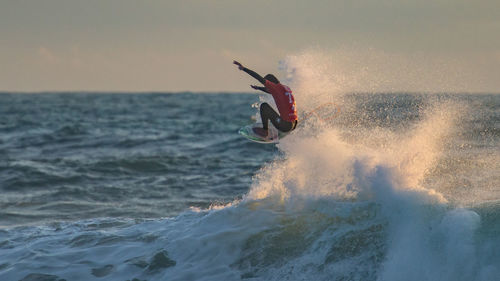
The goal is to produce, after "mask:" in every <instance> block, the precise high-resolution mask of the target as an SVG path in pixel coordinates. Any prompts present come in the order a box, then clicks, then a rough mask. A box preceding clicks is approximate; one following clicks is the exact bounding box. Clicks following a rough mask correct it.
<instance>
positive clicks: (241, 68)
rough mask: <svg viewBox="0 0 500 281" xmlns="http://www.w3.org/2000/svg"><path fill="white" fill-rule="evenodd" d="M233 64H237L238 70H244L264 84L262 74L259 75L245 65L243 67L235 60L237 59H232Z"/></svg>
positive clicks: (264, 80)
mask: <svg viewBox="0 0 500 281" xmlns="http://www.w3.org/2000/svg"><path fill="white" fill-rule="evenodd" d="M233 63H234V64H236V65H237V66H238V69H239V70H243V71H245V72H246V73H248V74H249V75H250V76H252V77H253V78H255V79H257V80H258V81H259V82H260V83H262V85H265V84H266V79H264V78H263V77H262V76H260V75H259V74H258V73H257V72H255V71H253V70H251V69H248V68H246V67H244V66H243V65H242V64H241V63H239V62H237V61H233Z"/></svg>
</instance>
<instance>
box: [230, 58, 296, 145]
mask: <svg viewBox="0 0 500 281" xmlns="http://www.w3.org/2000/svg"><path fill="white" fill-rule="evenodd" d="M233 63H234V64H236V65H237V66H238V69H239V70H243V71H245V72H246V73H248V74H249V75H250V76H252V77H253V78H255V79H257V80H258V81H259V82H260V83H262V85H264V87H260V86H256V85H251V87H252V88H253V89H255V90H260V91H263V92H265V93H268V94H270V95H272V96H273V99H274V102H275V103H276V106H277V107H278V111H279V114H278V113H277V112H276V111H275V110H274V109H273V108H272V107H271V106H270V105H269V104H268V103H262V104H261V105H260V118H261V119H262V128H257V127H256V128H253V130H254V132H255V133H256V134H258V135H261V136H263V137H267V134H268V129H269V127H268V126H269V125H268V123H269V121H271V123H272V124H273V125H274V127H276V129H278V130H280V131H282V132H290V131H292V130H294V129H295V127H297V120H298V117H297V109H296V107H295V98H294V97H293V95H292V90H291V89H290V88H289V87H288V86H286V85H283V84H281V83H280V81H279V80H278V78H276V77H275V76H274V75H272V74H267V75H266V76H264V77H262V76H260V75H259V74H258V73H256V72H255V71H253V70H250V69H248V68H246V67H244V66H243V65H242V64H241V63H239V62H237V61H233Z"/></svg>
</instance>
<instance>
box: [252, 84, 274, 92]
mask: <svg viewBox="0 0 500 281" xmlns="http://www.w3.org/2000/svg"><path fill="white" fill-rule="evenodd" d="M250 87H252V89H255V90H261V91H262V92H264V93H268V94H269V92H268V91H267V90H266V87H259V86H255V85H250Z"/></svg>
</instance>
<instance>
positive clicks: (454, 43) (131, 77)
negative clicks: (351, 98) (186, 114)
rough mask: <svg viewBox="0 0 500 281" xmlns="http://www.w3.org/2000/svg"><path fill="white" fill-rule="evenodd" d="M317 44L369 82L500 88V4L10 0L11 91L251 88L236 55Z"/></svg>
mask: <svg viewBox="0 0 500 281" xmlns="http://www.w3.org/2000/svg"><path fill="white" fill-rule="evenodd" d="M316 53H320V55H318V58H327V59H328V60H329V64H331V65H334V66H335V67H334V69H326V70H325V74H324V75H327V76H347V77H349V75H354V76H355V75H356V73H359V72H360V71H358V70H363V71H364V73H363V76H362V77H361V76H360V77H361V78H360V77H358V84H359V85H360V89H359V90H366V89H371V90H373V91H387V90H391V91H440V92H442V91H457V92H495V93H499V92H500V1H498V0H365V1H360V0H310V1H305V0H278V1H272V0H252V1H246V0H198V1H196V0H179V1H175V0H165V1H150V0H79V1H77V0H31V1H29V0H0V91H65V90H70V91H80V90H83V91H127V92H134V91H161V92H169V91H225V92H231V91H251V89H250V88H249V86H248V85H249V84H250V83H251V82H252V80H251V79H249V78H248V77H245V76H244V74H243V73H241V72H239V71H237V70H236V68H235V66H234V65H232V64H231V63H232V60H233V59H237V60H239V61H240V62H242V63H243V64H245V65H246V66H248V67H249V68H252V69H254V70H256V71H257V72H259V73H261V74H266V73H270V72H272V73H276V74H277V76H278V77H279V76H280V72H279V70H278V65H279V62H280V61H282V60H286V59H287V58H289V57H290V56H292V57H293V56H301V55H304V54H307V55H308V56H315V55H316ZM301 67H308V68H313V67H314V65H307V64H305V65H301ZM370 70H373V72H370ZM371 73H372V74H373V75H371ZM364 81H366V84H370V85H371V86H370V87H367V86H363V82H364ZM443 81H444V82H443ZM374 85H375V86H374ZM351 90H356V89H351Z"/></svg>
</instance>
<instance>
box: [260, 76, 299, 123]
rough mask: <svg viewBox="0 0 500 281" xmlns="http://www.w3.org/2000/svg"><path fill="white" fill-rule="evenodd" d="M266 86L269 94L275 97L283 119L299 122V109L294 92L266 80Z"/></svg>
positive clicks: (284, 86)
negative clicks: (296, 105)
mask: <svg viewBox="0 0 500 281" xmlns="http://www.w3.org/2000/svg"><path fill="white" fill-rule="evenodd" d="M265 86H266V90H267V92H268V93H270V94H271V95H272V96H273V98H274V102H275V103H276V106H277V107H278V111H279V112H280V116H281V118H283V119H284V120H286V121H288V122H293V121H295V120H297V119H298V117H297V109H296V107H295V98H294V97H293V95H292V90H291V89H290V88H289V87H288V86H286V85H283V84H276V83H273V82H271V81H269V80H266V84H265Z"/></svg>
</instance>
